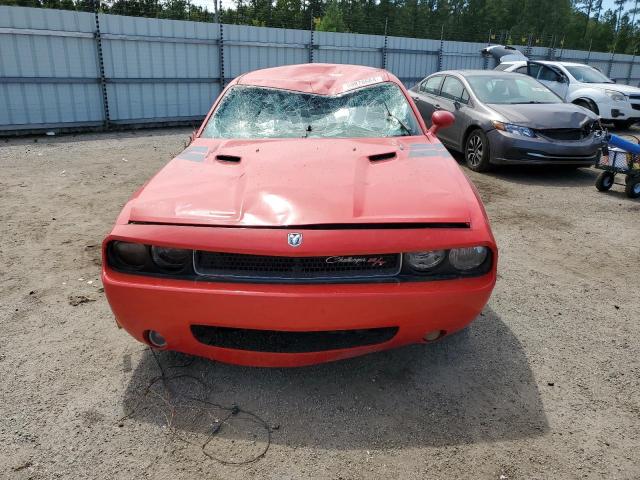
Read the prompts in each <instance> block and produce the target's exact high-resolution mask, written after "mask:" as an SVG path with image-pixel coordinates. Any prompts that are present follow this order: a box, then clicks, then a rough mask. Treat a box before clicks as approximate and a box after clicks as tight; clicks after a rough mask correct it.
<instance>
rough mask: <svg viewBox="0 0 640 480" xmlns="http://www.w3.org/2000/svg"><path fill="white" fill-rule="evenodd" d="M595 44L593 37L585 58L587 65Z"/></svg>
mask: <svg viewBox="0 0 640 480" xmlns="http://www.w3.org/2000/svg"><path fill="white" fill-rule="evenodd" d="M592 46H593V38H592V39H591V40H590V41H589V51H588V52H587V58H586V59H585V62H584V63H586V64H587V65H589V60H590V59H591V47H592Z"/></svg>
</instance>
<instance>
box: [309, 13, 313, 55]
mask: <svg viewBox="0 0 640 480" xmlns="http://www.w3.org/2000/svg"><path fill="white" fill-rule="evenodd" d="M309 63H313V15H311V22H310V23H309Z"/></svg>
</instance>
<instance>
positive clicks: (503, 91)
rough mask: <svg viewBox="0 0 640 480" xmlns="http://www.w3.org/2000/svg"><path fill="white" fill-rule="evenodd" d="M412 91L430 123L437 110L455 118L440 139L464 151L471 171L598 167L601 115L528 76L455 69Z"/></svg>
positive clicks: (451, 146)
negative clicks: (514, 167)
mask: <svg viewBox="0 0 640 480" xmlns="http://www.w3.org/2000/svg"><path fill="white" fill-rule="evenodd" d="M409 93H410V94H411V96H412V98H413V100H414V102H415V103H416V105H417V107H418V109H419V110H420V113H421V114H422V117H423V118H424V119H425V121H426V122H427V123H429V122H430V119H431V115H432V114H433V112H434V111H435V110H448V111H450V112H451V113H453V114H454V115H455V117H456V121H455V123H454V125H453V126H452V127H449V128H446V129H442V130H439V131H438V138H439V139H440V141H441V142H442V143H443V144H445V145H446V146H447V147H449V148H450V149H452V150H456V151H459V152H462V153H464V157H465V160H466V162H467V165H468V166H469V168H470V169H472V170H475V171H478V172H482V171H486V170H489V169H490V168H491V167H492V166H493V165H509V164H547V165H549V164H553V165H567V166H574V167H588V166H590V165H593V164H594V163H595V161H596V159H597V158H598V155H599V154H600V147H601V144H602V130H601V127H600V123H599V119H598V116H597V115H596V114H594V113H593V112H591V111H589V110H587V109H586V108H583V107H580V106H577V105H572V104H570V103H564V102H563V101H562V100H561V99H560V98H559V97H558V96H557V95H556V94H555V93H553V92H552V91H551V90H549V89H548V88H547V87H545V86H544V85H543V84H541V83H540V82H538V81H537V80H534V79H532V78H530V77H527V76H526V75H522V74H519V73H506V72H498V71H493V70H489V71H486V70H452V71H446V72H438V73H435V74H433V75H430V76H428V77H427V78H425V79H424V80H423V81H421V82H420V83H418V84H417V85H416V86H414V87H413V88H412V89H411V90H410V91H409Z"/></svg>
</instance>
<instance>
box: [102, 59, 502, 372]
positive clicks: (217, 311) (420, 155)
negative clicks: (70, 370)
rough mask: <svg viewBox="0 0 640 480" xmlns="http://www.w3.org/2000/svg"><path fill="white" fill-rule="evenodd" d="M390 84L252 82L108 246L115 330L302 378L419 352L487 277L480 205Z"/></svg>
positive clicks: (155, 183)
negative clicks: (409, 349)
mask: <svg viewBox="0 0 640 480" xmlns="http://www.w3.org/2000/svg"><path fill="white" fill-rule="evenodd" d="M452 121H453V116H452V115H451V114H450V113H447V112H436V113H435V114H434V118H433V127H432V128H431V130H427V128H426V127H425V125H424V123H423V121H422V119H421V117H420V115H419V113H418V111H417V110H416V107H415V105H414V104H413V102H412V101H411V99H410V97H409V95H408V94H407V91H406V89H405V88H404V86H403V85H402V84H401V83H400V81H399V80H398V79H397V78H396V77H395V76H393V75H392V74H390V73H389V72H387V71H385V70H381V69H376V68H369V67H361V66H353V65H326V64H325V65H323V64H308V65H291V66H286V67H278V68H269V69H265V70H258V71H254V72H251V73H247V74H245V75H242V76H240V77H238V78H236V79H235V80H234V81H233V82H231V83H230V85H229V86H228V87H227V88H226V89H225V90H224V91H223V92H222V94H221V95H220V96H219V98H218V99H217V100H216V102H215V104H214V105H213V108H212V109H211V111H210V112H209V114H208V115H207V117H206V119H205V120H204V122H203V124H202V126H201V127H200V129H199V130H198V131H197V133H196V134H195V135H194V137H193V140H192V142H191V144H190V145H189V146H188V147H187V148H186V149H185V150H184V151H183V152H182V153H180V154H179V155H178V156H177V157H176V158H174V159H173V160H171V161H170V162H169V163H168V164H167V165H166V166H165V167H164V168H163V169H162V170H160V171H159V172H158V173H157V174H156V175H155V176H154V177H153V178H152V179H151V180H150V181H149V182H147V183H146V184H145V185H144V186H143V187H142V188H141V189H140V190H138V191H137V192H136V193H135V194H134V195H133V197H132V198H131V199H130V200H129V202H128V203H127V204H126V205H125V207H124V209H123V210H122V213H121V214H120V216H119V217H118V219H117V222H116V225H115V227H114V228H113V230H112V231H111V233H110V234H109V235H108V236H107V238H105V240H104V243H103V260H104V261H103V270H102V281H103V283H104V289H105V294H106V296H107V298H108V300H109V303H110V305H111V308H112V309H113V312H114V314H115V317H116V320H117V322H118V324H119V325H120V326H122V327H124V328H125V329H126V330H127V331H128V332H129V333H130V334H131V335H133V336H134V337H135V338H136V339H138V340H140V341H141V342H144V343H146V344H148V345H150V346H152V347H154V348H158V349H169V350H177V351H181V352H184V353H188V354H193V355H199V356H202V357H208V358H210V359H214V360H219V361H222V362H229V363H236V364H242V365H255V366H272V367H281V366H301V365H308V364H314V363H319V362H327V361H332V360H338V359H343V358H348V357H353V356H356V355H362V354H365V353H370V352H375V351H379V350H385V349H389V348H394V347H399V346H402V345H407V344H412V343H421V342H431V341H434V340H437V339H439V338H441V337H443V336H444V335H448V334H451V333H453V332H455V331H457V330H460V329H462V328H464V327H465V326H467V325H468V324H469V323H470V322H471V321H472V320H473V319H474V318H475V317H476V316H477V315H478V314H479V313H480V311H481V310H482V308H483V307H484V305H485V304H486V303H487V300H488V299H489V296H490V294H491V291H492V289H493V287H494V284H495V280H496V263H497V258H498V254H497V249H496V244H495V240H494V238H493V235H492V233H491V229H490V227H489V223H488V219H487V216H486V214H485V211H484V208H483V206H482V202H481V201H480V199H479V197H478V194H477V192H476V190H475V189H474V187H473V186H472V184H471V183H470V182H469V181H468V180H467V178H466V177H465V176H464V174H463V173H462V171H461V170H460V168H459V167H458V165H457V164H456V162H455V160H454V159H453V158H452V157H451V156H450V155H449V153H447V151H446V150H445V149H444V147H443V146H442V145H441V144H440V142H439V141H438V140H437V139H436V137H435V135H434V133H435V129H437V128H444V127H446V126H448V125H450V124H451V122H452Z"/></svg>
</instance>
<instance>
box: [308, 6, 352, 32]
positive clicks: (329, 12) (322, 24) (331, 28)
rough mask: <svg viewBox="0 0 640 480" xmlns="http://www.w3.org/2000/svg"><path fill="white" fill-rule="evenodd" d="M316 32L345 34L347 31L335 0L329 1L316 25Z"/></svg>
mask: <svg viewBox="0 0 640 480" xmlns="http://www.w3.org/2000/svg"><path fill="white" fill-rule="evenodd" d="M316 30H319V31H321V32H345V31H346V30H347V25H346V23H345V22H344V18H343V16H342V9H341V8H340V4H339V3H338V1H337V0H331V2H330V3H329V5H328V7H327V9H326V10H325V13H324V15H323V16H322V18H320V21H319V22H318V23H317V24H316Z"/></svg>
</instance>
